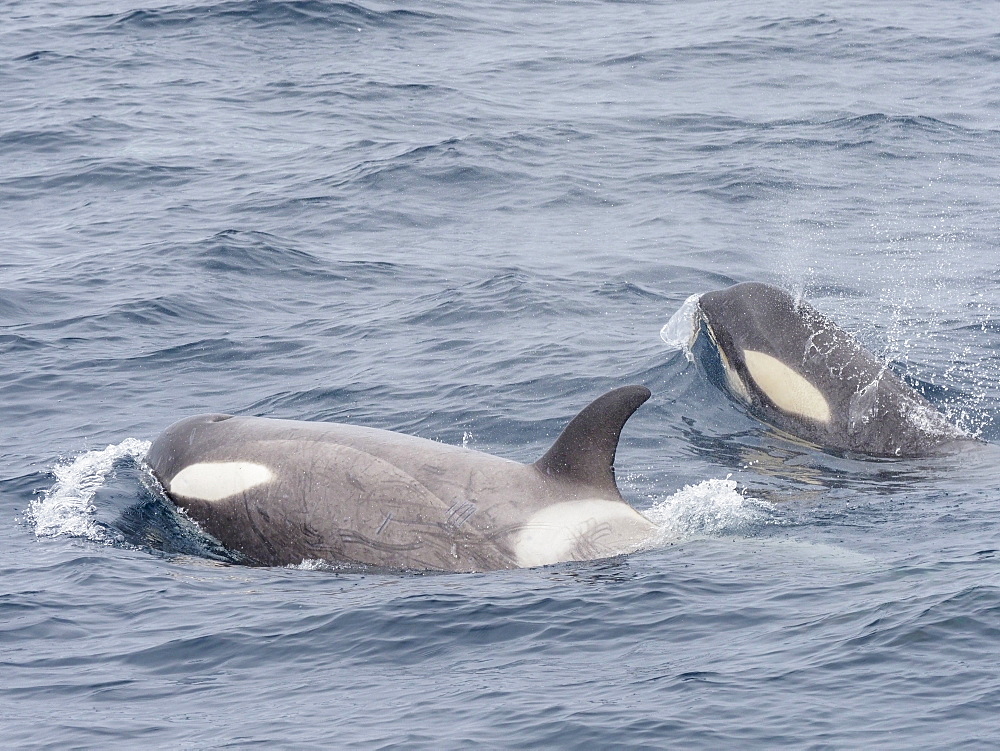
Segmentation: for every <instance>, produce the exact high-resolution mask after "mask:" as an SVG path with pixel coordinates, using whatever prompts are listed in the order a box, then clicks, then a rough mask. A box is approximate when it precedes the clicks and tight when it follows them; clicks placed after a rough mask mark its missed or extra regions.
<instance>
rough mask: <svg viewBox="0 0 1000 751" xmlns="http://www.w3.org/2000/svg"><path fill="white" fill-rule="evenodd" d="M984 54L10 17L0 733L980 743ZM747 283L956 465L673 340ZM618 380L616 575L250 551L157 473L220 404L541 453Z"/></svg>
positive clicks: (988, 382) (250, 16)
mask: <svg viewBox="0 0 1000 751" xmlns="http://www.w3.org/2000/svg"><path fill="white" fill-rule="evenodd" d="M998 63H1000V21H998V20H997V14H996V13H995V8H994V7H993V5H992V4H989V3H982V2H956V1H955V0H945V1H944V2H933V3H931V2H906V3H896V4H879V3H859V2H832V3H825V4H823V6H822V8H820V7H818V6H816V4H814V3H805V2H800V1H793V0H788V1H786V2H774V3H766V4H753V3H740V2H735V1H734V0H703V1H694V2H689V3H680V2H642V1H639V0H637V1H635V2H609V1H598V0H577V1H573V2H522V1H521V0H513V1H512V2H506V3H486V2H480V1H479V0H454V1H447V2H446V1H443V0H441V1H434V0H431V1H429V2H424V3H405V2H403V3H387V2H370V1H369V0H364V2H360V3H333V2H321V1H319V0H225V1H223V2H213V3H198V2H188V1H183V0H182V1H180V2H178V1H177V0H175V1H174V2H169V3H166V2H155V0H149V1H148V2H146V3H145V4H143V3H141V2H137V0H105V1H104V2H96V1H95V0H81V1H79V2H68V1H66V0H32V2H25V1H21V0H8V2H5V3H3V4H0V90H2V91H3V97H2V99H0V675H2V678H3V680H0V737H2V739H3V743H2V745H4V746H5V747H11V748H15V747H16V748H59V749H66V748H88V747H102V748H136V747H147V748H190V749H216V748H252V747H276V748H294V749H310V748H352V747H353V748H366V749H367V748H385V747H406V748H421V747H422V748H463V747H470V746H473V745H477V746H483V747H491V748H541V747H555V748H585V747H590V748H610V747H617V748H667V747H684V748H705V749H717V748H722V747H738V748H773V747H776V746H783V747H792V748H858V747H879V748H913V747H922V748H948V749H955V748H991V747H995V746H996V745H997V743H998V742H1000V729H998V728H1000V725H998V723H997V711H998V708H1000V557H998V551H1000V520H998V519H1000V517H998V515H997V509H998V507H1000V491H998V489H997V488H998V482H997V477H998V466H1000V462H998V461H997V459H998V453H997V450H996V447H995V446H994V445H992V444H994V443H996V442H997V441H1000V426H998V414H1000V387H998V379H1000V350H998V347H997V342H998V336H1000V323H998V322H1000V263H998V261H997V258H998V255H997V248H998V247H1000V224H998V222H997V219H996V217H997V206H998V205H1000V65H998ZM746 280H761V281H766V282H772V283H777V284H780V285H783V286H785V287H787V288H789V289H791V290H793V291H794V292H796V293H799V294H804V295H806V296H807V297H808V299H809V300H810V301H811V302H812V303H813V304H814V305H815V306H816V307H817V308H819V309H820V310H822V311H824V312H825V313H827V314H829V315H831V316H833V317H834V318H835V319H836V320H837V321H839V322H840V323H841V324H842V325H843V326H844V327H845V328H847V329H848V330H850V331H852V332H855V333H856V334H857V335H858V336H859V337H860V338H861V340H862V341H864V342H865V343H866V344H867V345H868V346H869V347H870V348H872V349H873V350H874V351H875V352H877V353H878V354H880V355H881V356H883V357H884V358H885V359H886V360H887V362H890V363H891V364H892V366H893V367H895V368H896V369H897V370H899V372H901V373H903V374H905V376H906V377H907V378H909V379H911V380H912V382H913V383H914V384H916V385H917V386H919V387H920V388H921V389H922V390H923V391H924V392H925V393H926V394H927V396H928V398H930V399H931V400H932V401H934V402H935V403H936V404H938V405H939V406H940V407H941V408H942V409H943V410H945V411H946V412H947V413H948V414H949V415H950V416H951V417H952V419H953V420H955V421H956V422H958V423H959V424H961V425H962V426H963V427H965V428H966V429H968V430H970V431H972V432H974V433H975V434H976V435H978V436H979V437H980V438H981V439H982V444H981V445H975V446H972V447H970V448H968V449H967V450H964V451H961V452H958V453H955V454H949V455H946V456H940V457H934V458H928V459H919V460H916V459H914V460H873V459H867V458H864V457H858V456H844V455H835V454H832V453H828V452H824V451H821V450H819V449H817V448H814V447H809V446H804V445H801V444H797V443H794V442H790V441H788V440H786V439H785V438H783V437H781V436H780V435H777V434H775V433H774V431H772V430H770V429H768V428H767V427H766V426H762V425H760V424H758V423H756V422H755V421H753V420H751V419H750V418H749V417H747V416H746V415H745V414H744V413H743V412H742V411H741V410H740V408H739V407H737V406H736V405H734V404H733V403H731V402H729V401H728V400H727V399H725V397H723V396H721V395H720V394H719V393H718V392H717V391H715V389H714V388H713V387H712V386H711V385H709V384H708V382H707V381H706V379H705V378H704V376H703V374H701V373H700V372H699V371H698V369H697V368H695V367H694V366H692V365H690V364H689V363H688V362H687V361H686V360H685V358H684V357H683V355H682V354H680V353H679V352H677V351H674V350H671V349H669V348H667V347H666V346H665V345H664V343H663V342H662V341H661V340H660V338H659V336H658V334H659V330H660V328H661V326H663V324H664V323H666V321H667V320H668V319H669V318H670V316H671V315H672V314H673V312H674V311H675V310H677V309H678V308H679V307H680V306H681V305H682V304H683V302H684V301H685V300H686V299H687V298H688V297H689V296H690V295H691V294H694V293H699V292H704V291H707V290H711V289H718V288H720V287H723V286H727V285H729V284H732V283H735V282H738V281H746ZM629 383H642V384H645V385H647V386H649V388H650V389H652V391H653V398H652V399H651V400H650V401H649V402H648V403H647V404H646V405H645V406H643V407H642V408H641V409H640V410H639V412H638V413H637V414H636V415H635V416H634V417H633V419H632V420H631V421H630V422H629V423H628V425H627V426H626V428H625V432H624V435H623V441H622V444H621V447H620V449H619V452H618V462H617V465H618V476H619V481H620V484H621V486H622V489H623V493H624V495H625V496H626V497H627V498H628V500H629V501H630V502H631V503H632V504H633V505H634V506H635V507H636V508H638V509H640V510H642V511H644V512H645V513H647V514H648V515H649V516H650V517H651V518H652V519H654V521H656V523H657V524H658V525H659V526H660V527H661V528H662V530H663V533H662V539H661V540H660V543H659V544H658V545H657V546H655V547H654V548H653V549H651V550H648V551H645V552H642V553H639V554H635V555H632V556H629V557H622V558H618V559H612V560H603V561H594V562H588V563H567V564H561V565H557V566H550V567H544V568H538V569H528V570H518V571H506V572H497V573H488V574H474V575H472V574H469V575H466V574H443V575H442V574H434V575H418V574H412V573H392V572H371V571H363V570H342V569H340V570H338V569H334V568H331V567H329V566H323V565H318V564H314V563H313V564H305V565H303V566H299V567H290V568H276V569H269V568H248V567H243V566H239V565H233V564H232V563H230V562H228V561H227V559H226V556H225V551H221V550H218V549H213V548H212V547H211V546H209V545H207V544H206V543H205V542H204V541H203V540H200V539H199V537H198V535H197V530H194V529H192V528H191V527H190V524H188V523H186V520H185V519H183V518H181V517H178V516H177V515H176V514H174V513H173V512H172V511H171V509H170V507H169V505H168V504H167V503H166V502H165V501H164V500H163V499H162V498H161V497H160V496H159V495H158V494H157V493H156V491H155V489H153V488H151V486H150V485H149V484H148V483H147V482H146V481H145V472H144V468H143V464H142V457H143V455H144V453H145V450H146V448H147V447H148V442H149V441H150V440H152V439H153V438H154V437H155V436H156V435H157V433H158V432H159V431H160V430H162V429H163V428H164V427H166V426H167V425H168V424H170V423H171V422H173V421H175V420H177V419H179V418H181V417H183V416H187V415H191V414H196V413H199V412H208V411H212V412H230V413H236V414H247V415H265V416H274V417H283V418H293V419H308V420H331V421H342V422H352V423H357V424H361V425H368V426H373V427H380V428H387V429H391V430H398V431H403V432H406V433H411V434H415V435H419V436H423V437H426V438H431V439H434V440H439V441H443V442H446V443H453V444H465V445H468V446H470V447H473V448H477V449H481V450H484V451H488V452H491V453H496V454H500V455H503V456H506V457H509V458H512V459H517V460H521V461H531V460H533V459H534V458H537V457H538V456H540V455H541V454H542V453H543V452H544V451H545V450H546V449H547V447H548V445H549V444H550V443H551V441H552V440H553V439H554V438H555V436H556V435H557V434H558V432H559V431H560V430H561V428H562V427H563V425H564V424H565V423H566V422H567V421H568V420H569V419H570V418H571V417H572V416H573V415H575V414H576V412H577V411H578V410H579V409H581V408H582V407H583V406H585V405H586V404H587V403H588V402H589V401H590V400H591V399H592V398H594V397H596V396H598V395H599V394H600V393H602V392H603V391H605V390H607V389H609V388H613V387H616V386H620V385H625V384H629Z"/></svg>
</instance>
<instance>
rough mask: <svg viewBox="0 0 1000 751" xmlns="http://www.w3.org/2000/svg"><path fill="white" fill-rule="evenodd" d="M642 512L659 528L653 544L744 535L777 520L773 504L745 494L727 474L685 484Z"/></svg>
mask: <svg viewBox="0 0 1000 751" xmlns="http://www.w3.org/2000/svg"><path fill="white" fill-rule="evenodd" d="M644 514H645V516H646V517H647V518H648V519H649V520H650V521H651V522H653V523H654V524H655V525H656V526H657V527H659V535H658V536H657V538H656V539H655V540H654V541H653V542H654V545H655V544H664V543H666V542H671V541H674V540H676V539H677V538H685V537H697V536H725V535H733V536H746V535H748V534H750V533H752V532H753V531H755V530H756V529H757V528H759V527H761V526H763V525H765V524H774V523H776V521H777V516H776V509H775V508H774V506H773V505H771V504H770V503H768V502H767V501H762V500H759V499H757V498H751V497H747V496H744V495H743V494H742V493H740V491H739V490H737V486H736V481H735V480H731V479H729V478H728V477H727V478H726V479H724V480H720V479H713V480H705V481H703V482H699V483H697V484H696V485H685V486H684V487H683V488H681V489H680V490H678V491H677V492H676V493H674V494H673V495H672V496H670V497H669V498H666V499H664V500H662V501H660V502H659V503H656V504H654V505H653V506H652V508H649V509H647V510H646V511H645V512H644Z"/></svg>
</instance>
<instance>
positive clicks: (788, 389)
mask: <svg viewBox="0 0 1000 751" xmlns="http://www.w3.org/2000/svg"><path fill="white" fill-rule="evenodd" d="M743 359H744V361H745V362H746V364H747V370H748V371H750V377H751V378H753V380H754V383H756V384H757V387H758V388H759V389H760V390H761V391H763V392H764V393H765V394H766V395H767V398H768V399H770V400H771V401H772V402H774V404H775V406H776V407H778V409H780V410H783V411H784V412H788V413H789V414H793V415H799V416H801V417H808V418H809V419H811V420H816V421H817V422H830V404H829V402H827V400H826V397H824V396H823V394H822V393H821V392H820V390H819V389H817V388H816V387H815V386H813V385H812V384H811V383H809V381H807V380H806V379H805V378H803V377H802V376H801V375H800V374H799V373H797V372H796V371H794V370H792V369H791V368H790V367H788V366H787V365H785V363H783V362H781V360H778V359H776V358H774V357H771V356H770V355H766V354H764V353H763V352H755V351H754V350H751V349H747V350H744V351H743Z"/></svg>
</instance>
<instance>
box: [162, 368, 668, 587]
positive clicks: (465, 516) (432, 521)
mask: <svg viewBox="0 0 1000 751" xmlns="http://www.w3.org/2000/svg"><path fill="white" fill-rule="evenodd" d="M649 396H650V392H649V390H648V389H647V388H645V387H643V386H626V387H623V388H619V389H615V390H614V391H611V392H609V393H607V394H605V395H604V396H601V397H599V398H598V399H597V400H596V401H594V402H593V403H592V404H590V405H589V406H588V407H587V408H586V409H584V410H583V411H582V412H581V413H580V414H578V415H577V416H576V417H575V418H574V419H573V420H572V421H571V422H570V423H569V425H567V427H566V429H565V430H564V431H563V432H562V434H561V435H560V436H559V438H558V439H557V440H556V442H555V443H554V444H553V445H552V448H550V449H549V451H548V452H547V453H546V454H545V456H543V457H542V458H541V459H539V460H538V461H537V462H535V463H534V464H521V463H519V462H515V461H511V460H509V459H502V458H500V457H497V456H492V455H490V454H485V453H482V452H479V451H473V450H470V449H465V448H460V447H457V446H450V445H447V444H441V443H437V442H435V441H429V440H426V439H423V438H417V437H414V436H409V435H404V434H401V433H394V432H391V431H387V430H378V429H374V428H365V427H359V426H354V425H344V424H339V423H322V422H300V421H293V420H272V419H267V418H260V417H233V416H230V415H199V416H197V417H190V418H188V419H185V420H181V421H180V422H177V423H175V424H174V425H172V426H170V427H169V428H167V429H166V430H165V431H164V432H163V433H162V434H161V435H160V436H159V437H158V438H157V439H156V441H154V443H153V445H152V447H151V448H150V450H149V453H148V455H147V457H146V463H147V464H148V465H149V467H150V469H151V470H152V472H153V475H154V476H155V477H156V479H157V480H158V481H159V482H160V484H161V485H162V486H163V488H164V490H165V491H166V494H167V496H168V497H169V498H170V500H171V501H173V502H174V504H176V505H177V506H178V507H180V508H182V509H184V511H185V512H187V514H188V515H189V516H190V517H192V518H193V519H195V520H196V521H197V522H198V523H199V525H200V526H201V527H202V528H203V529H204V530H205V531H206V532H208V533H209V534H211V535H212V536H214V537H215V538H216V539H218V540H219V541H220V542H221V543H222V544H223V545H224V546H225V547H226V548H228V549H229V550H231V551H233V552H235V553H237V554H238V555H239V556H240V557H241V561H243V562H245V563H248V564H253V565H266V566H274V565H287V564H297V563H301V562H302V561H303V560H308V559H322V560H326V561H331V562H340V563H355V564H366V565H371V566H377V567H386V568H393V569H409V570H438V571H487V570H495V569H507V568H517V567H530V566H540V565H546V564H551V563H557V562H560V561H575V560H593V559H598V558H606V557H610V556H614V555H618V554H620V553H629V552H633V551H635V550H637V549H639V548H640V547H642V545H643V543H644V542H645V541H647V540H648V539H649V538H650V536H651V535H652V534H653V532H654V531H655V529H656V527H655V525H654V524H653V523H652V522H650V521H649V520H647V519H646V518H645V517H644V516H642V515H641V514H640V513H638V512H637V511H635V510H634V509H633V508H632V507H631V506H629V505H628V503H626V502H625V500H624V499H623V498H622V496H621V493H620V492H619V490H618V486H617V484H616V482H615V472H614V460H615V452H616V450H617V447H618V439H619V437H620V435H621V430H622V427H623V426H624V425H625V422H626V421H627V420H628V418H629V417H631V416H632V413H633V412H635V410H636V409H638V408H639V407H640V406H641V405H642V404H643V403H644V402H645V401H646V400H647V399H648V398H649Z"/></svg>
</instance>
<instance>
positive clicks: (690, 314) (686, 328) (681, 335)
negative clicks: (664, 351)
mask: <svg viewBox="0 0 1000 751" xmlns="http://www.w3.org/2000/svg"><path fill="white" fill-rule="evenodd" d="M699 299H701V295H700V294H699V295H691V296H690V297H689V298H688V299H687V300H685V301H684V303H683V304H682V305H681V306H680V307H679V308H678V309H677V312H676V313H674V314H673V315H672V316H670V320H669V321H667V323H666V324H665V325H664V326H663V328H662V329H660V338H661V339H662V340H663V342H664V343H665V344H666V345H667V346H668V347H670V349H679V350H681V351H682V352H683V353H684V357H686V358H687V361H688V362H694V354H692V352H691V344H692V343H693V340H694V335H695V320H697V319H696V316H697V314H698V300H699Z"/></svg>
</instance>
